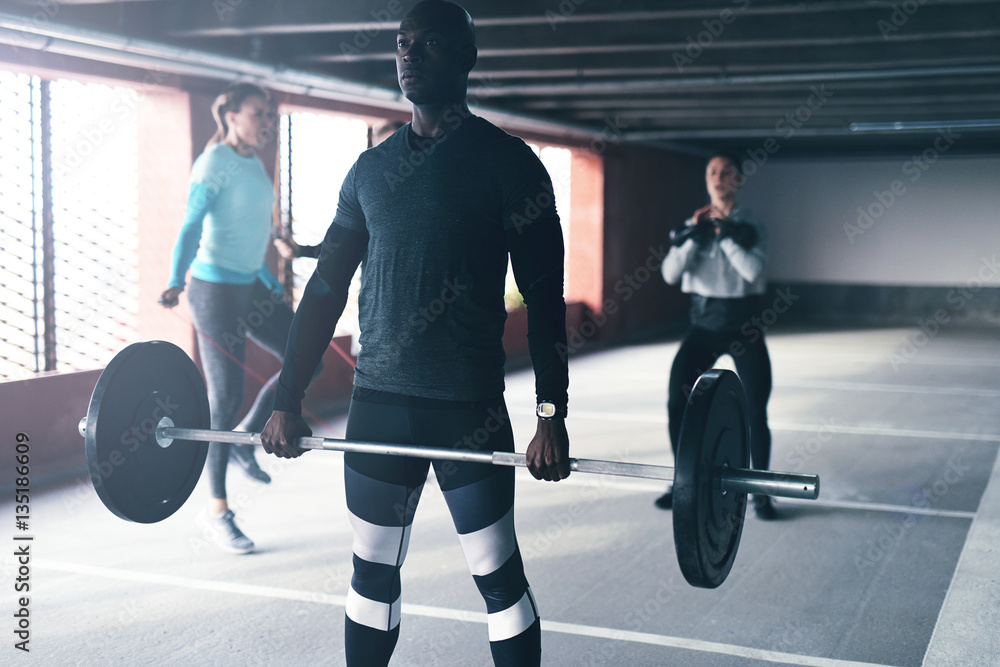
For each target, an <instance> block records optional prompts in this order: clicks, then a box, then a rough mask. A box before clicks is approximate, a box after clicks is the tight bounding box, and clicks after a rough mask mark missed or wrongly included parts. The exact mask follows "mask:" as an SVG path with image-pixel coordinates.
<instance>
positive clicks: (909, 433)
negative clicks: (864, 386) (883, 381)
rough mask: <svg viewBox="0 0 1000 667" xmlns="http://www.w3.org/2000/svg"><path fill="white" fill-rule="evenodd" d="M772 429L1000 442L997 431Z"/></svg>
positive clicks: (774, 426)
mask: <svg viewBox="0 0 1000 667" xmlns="http://www.w3.org/2000/svg"><path fill="white" fill-rule="evenodd" d="M768 425H769V426H770V427H771V430H772V431H794V432H803V433H818V432H819V431H820V430H822V431H824V432H826V433H844V434H848V435H876V436H882V437H890V438H929V439H931V440H966V441H969V442H991V443H1000V435H997V434H995V433H960V432H955V431H924V430H920V429H909V428H890V427H888V426H841V425H825V424H823V425H818V424H795V423H791V422H770V423H769V424H768Z"/></svg>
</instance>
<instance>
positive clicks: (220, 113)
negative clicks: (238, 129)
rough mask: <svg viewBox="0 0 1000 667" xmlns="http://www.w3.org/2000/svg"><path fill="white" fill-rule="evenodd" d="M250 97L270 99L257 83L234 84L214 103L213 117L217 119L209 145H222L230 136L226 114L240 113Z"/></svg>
mask: <svg viewBox="0 0 1000 667" xmlns="http://www.w3.org/2000/svg"><path fill="white" fill-rule="evenodd" d="M248 97H261V98H263V99H265V100H268V99H270V96H269V95H268V94H267V91H266V90H264V89H263V88H261V87H260V86H258V85H257V84H255V83H232V84H230V85H229V86H228V87H227V88H226V89H225V90H224V91H222V93H221V94H220V95H219V96H218V97H216V98H215V101H214V102H212V117H213V118H215V125H216V127H217V128H218V129H216V131H215V134H213V135H212V138H211V139H209V140H208V145H209V146H211V145H212V144H218V143H221V142H222V141H223V140H224V139H225V138H226V135H227V134H229V124H228V123H227V122H226V114H227V113H229V112H230V111H232V112H234V113H236V112H239V110H240V108H241V107H242V106H243V102H244V101H246V99H247V98H248Z"/></svg>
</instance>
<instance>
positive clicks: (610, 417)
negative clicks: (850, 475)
mask: <svg viewBox="0 0 1000 667" xmlns="http://www.w3.org/2000/svg"><path fill="white" fill-rule="evenodd" d="M573 418H577V419H593V420H596V421H612V422H640V423H643V424H666V423H667V415H666V414H650V413H641V412H635V413H632V412H603V411H596V410H573V411H572V412H571V413H570V419H573ZM769 426H770V427H771V430H772V431H792V432H801V433H818V432H820V431H821V430H822V431H823V432H824V433H846V434H850V435H877V436H887V437H893V438H930V439H933V440H968V441H971V442H992V443H1000V435H997V434H994V433H959V432H952V431H923V430H919V429H901V428H889V427H882V426H841V425H832V424H831V425H827V424H795V423H793V422H781V421H772V422H770V424H769Z"/></svg>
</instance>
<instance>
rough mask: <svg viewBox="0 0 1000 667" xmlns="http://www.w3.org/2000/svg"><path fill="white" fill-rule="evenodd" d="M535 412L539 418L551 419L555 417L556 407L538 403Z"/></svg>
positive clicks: (550, 404)
mask: <svg viewBox="0 0 1000 667" xmlns="http://www.w3.org/2000/svg"><path fill="white" fill-rule="evenodd" d="M537 412H538V416H539V417H544V418H546V419H548V418H552V417H555V416H556V406H555V405H553V404H552V403H539V404H538V410H537Z"/></svg>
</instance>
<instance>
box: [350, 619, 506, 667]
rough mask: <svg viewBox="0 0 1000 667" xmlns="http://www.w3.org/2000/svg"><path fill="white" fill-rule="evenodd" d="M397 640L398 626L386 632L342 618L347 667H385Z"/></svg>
mask: <svg viewBox="0 0 1000 667" xmlns="http://www.w3.org/2000/svg"><path fill="white" fill-rule="evenodd" d="M398 639H399V626H398V625H397V626H396V627H394V628H393V629H392V630H389V631H388V632H386V631H384V630H376V629H375V628H369V627H368V626H367V625H361V624H360V623H355V622H354V621H352V620H351V619H349V618H347V617H346V616H345V617H344V651H345V653H346V654H347V665H348V667H386V665H388V664H389V658H391V657H392V651H393V649H395V648H396V641H397V640H398ZM514 639H516V637H515V638H514ZM510 664H514V663H510Z"/></svg>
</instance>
